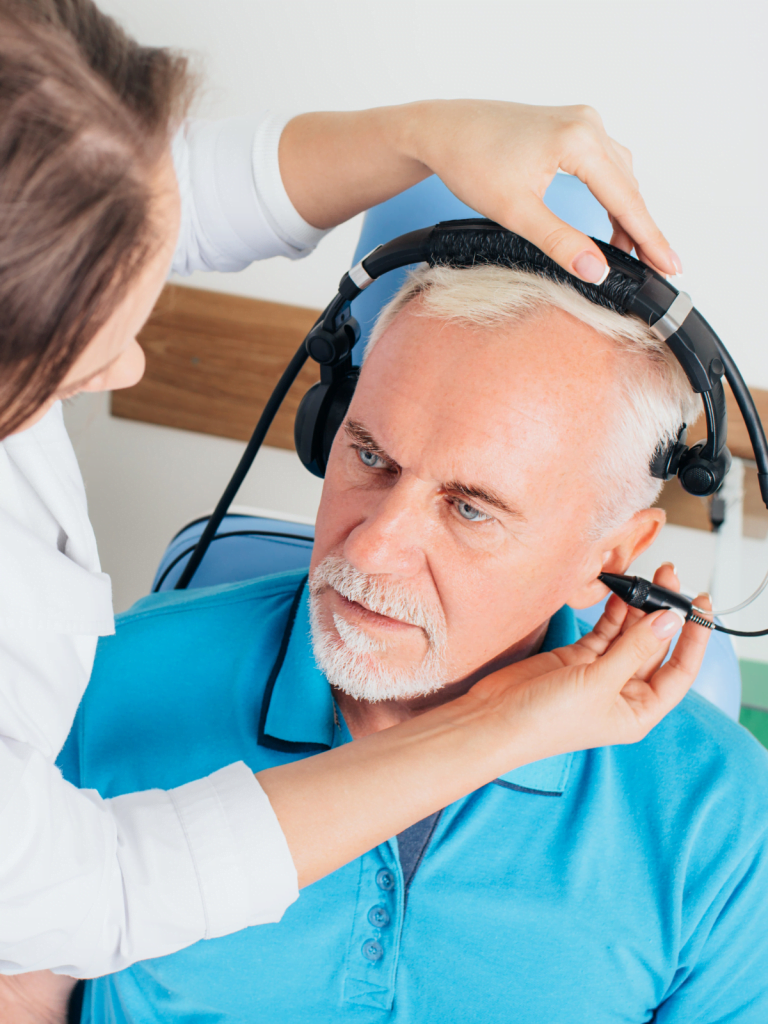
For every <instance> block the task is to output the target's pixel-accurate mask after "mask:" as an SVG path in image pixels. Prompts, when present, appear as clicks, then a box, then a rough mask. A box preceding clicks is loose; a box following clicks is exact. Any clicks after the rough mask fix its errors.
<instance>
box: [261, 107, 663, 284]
mask: <svg viewBox="0 0 768 1024" xmlns="http://www.w3.org/2000/svg"><path fill="white" fill-rule="evenodd" d="M558 168H560V169H562V170H564V171H567V172H568V173H569V174H573V175H575V176H576V177H578V178H580V179H581V180H582V181H583V182H584V183H585V184H586V185H587V186H588V187H589V189H590V191H591V192H592V193H593V195H594V196H595V197H596V198H597V199H598V200H599V202H600V203H602V205H603V206H604V207H605V209H606V210H607V212H608V215H609V217H610V218H611V221H612V223H613V227H614V233H613V238H612V241H613V242H614V244H615V245H618V246H619V247H620V248H622V249H624V250H626V251H627V252H629V251H630V250H631V249H632V247H633V246H634V248H635V250H636V251H637V254H638V256H639V257H640V259H642V260H644V261H645V262H646V263H648V264H649V265H650V266H652V267H654V268H655V269H657V270H659V271H660V272H661V273H663V274H676V273H680V271H681V270H682V266H681V265H680V260H679V258H678V257H677V256H676V254H675V253H674V252H673V251H672V250H671V249H670V247H669V244H668V242H667V240H666V239H665V238H664V236H663V235H662V233H661V231H660V230H659V229H658V228H657V227H656V224H655V223H654V221H653V219H652V218H651V216H650V214H649V213H648V210H647V209H646V206H645V203H644V201H643V198H642V196H641V195H640V191H639V188H638V184H637V181H636V179H635V177H634V175H633V173H632V156H631V154H630V152H629V150H628V149H625V148H624V146H621V145H620V144H619V143H618V142H616V141H614V140H613V139H612V138H610V136H609V135H608V134H607V132H606V131H605V128H604V127H603V122H602V121H601V119H600V115H599V114H598V113H597V112H596V111H595V110H593V109H592V108H591V107H588V106H570V107H536V106H529V105H526V104H522V103H501V102H493V101H487V100H430V101H424V102H421V103H411V104H407V105H405V106H399V107H381V108H376V109H374V110H363V111H354V112H351V113H316V114H302V115H300V116H299V117H296V118H294V119H293V120H292V121H290V122H289V123H288V125H287V126H286V128H285V131H284V132H283V137H282V138H281V140H280V169H281V173H282V176H283V181H284V183H285V187H286V190H287V191H288V195H289V196H290V197H291V199H292V201H293V203H294V205H295V206H296V208H297V209H298V211H299V213H301V214H302V216H304V218H305V219H306V220H308V221H309V222H310V223H311V224H314V225H316V226H317V227H332V226H333V225H335V224H339V223H341V222H342V221H344V220H347V219H348V218H349V217H351V216H353V215H354V214H356V213H359V212H360V211H361V210H366V209H369V208H370V207H371V206H375V205H376V204H377V203H381V202H383V201H384V200H386V199H389V198H390V197H391V196H394V195H397V194H398V193H399V192H402V191H403V190H404V189H406V188H409V187H410V186H411V185H415V184H416V183H417V182H419V181H421V180H422V179H423V178H426V177H428V176H429V175H430V174H432V173H434V174H437V175H438V176H439V177H440V178H441V179H442V181H444V182H445V184H446V185H447V186H448V188H450V189H451V191H452V192H453V193H454V194H455V195H456V196H457V197H458V198H459V199H461V200H462V201H463V202H465V203H466V204H467V205H468V206H470V207H472V209H474V210H478V211H479V212H480V213H482V214H483V215H484V216H486V217H489V218H490V219H491V220H495V221H498V222H499V223H500V224H503V225H504V227H506V228H509V229H510V230H511V231H515V232H517V233H518V234H520V235H523V236H524V237H525V238H527V239H528V240H529V241H531V242H533V243H534V245H537V246H538V247H539V248H540V249H541V250H542V251H543V252H545V253H546V254H547V255H548V256H551V257H552V259H554V260H556V261H557V262H558V263H560V264H561V266H563V267H565V269H566V270H568V271H570V272H571V273H573V274H575V275H576V276H577V277H581V278H583V279H584V280H587V281H599V280H601V279H602V277H603V276H604V274H605V273H606V271H607V264H606V262H605V258H604V256H603V254H602V253H601V252H600V250H599V248H598V247H597V246H596V245H595V243H594V242H593V241H592V240H591V239H590V238H588V237H587V236H586V235H584V234H582V233H581V232H580V231H576V230H575V229H574V228H572V227H570V226H569V225H568V224H566V223H564V222H563V221H561V220H560V219H559V218H558V217H556V216H555V215H554V214H553V213H552V212H551V211H550V210H549V209H548V208H547V207H546V206H545V205H544V202H543V196H544V193H545V192H546V190H547V187H548V186H549V184H550V182H551V181H552V179H553V177H554V176H555V174H556V173H557V170H558Z"/></svg>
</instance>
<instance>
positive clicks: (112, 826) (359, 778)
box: [0, 0, 706, 976]
mask: <svg viewBox="0 0 768 1024" xmlns="http://www.w3.org/2000/svg"><path fill="white" fill-rule="evenodd" d="M188 96H189V86H188V76H187V70H186V64H185V61H184V59H183V58H181V57H179V56H176V55H174V54H172V53H170V52H168V51H165V50H159V49H147V48H143V47H140V46H138V45H137V44H136V43H134V42H133V41H132V40H130V39H129V38H128V37H126V36H125V34H124V33H123V32H122V31H121V30H120V29H119V28H118V27H117V26H116V25H115V24H114V23H113V22H112V21H111V20H110V19H108V18H106V17H104V16H103V15H101V14H100V12H99V11H98V10H97V9H96V7H94V6H93V4H92V3H91V2H90V0H0V437H2V438H3V439H4V440H3V441H2V443H0V552H1V554H0V559H1V560H2V563H1V564H2V566H3V571H2V578H1V581H0V792H2V794H3V796H2V799H0V835H2V836H3V840H2V846H1V847H0V904H1V905H2V914H0V961H2V965H1V967H0V969H1V970H2V971H3V972H5V973H7V974H16V973H23V972H27V971H36V970H40V969H43V968H54V969H56V970H58V971H60V972H62V973H65V974H66V973H70V974H75V975H80V976H93V975H95V974H100V973H106V972H109V971H113V970H117V969H119V968H120V967H122V966H125V965H127V964H128V963H131V962H133V961H135V960H138V959H143V958H145V957H148V956H158V955H162V954H163V953H169V952H172V951H174V950H176V949H178V948H181V947H182V946H184V945H187V944H189V943H192V942H195V941H197V940H198V939H200V938H203V937H210V936H214V935H222V934H226V933H228V932H231V931H235V930H237V929H240V928H243V927H246V926H248V925H252V924H257V923H261V922H264V921H275V920H279V918H280V916H281V914H282V913H283V911H284V909H285V907H286V906H287V905H288V904H289V903H290V902H291V901H292V900H293V899H295V898H296V895H297V875H298V886H299V887H300V886H302V885H306V884H309V883H310V882H312V881H314V880H315V879H317V878H319V877H321V876H322V875H324V874H326V873H327V872H329V871H333V870H335V869H336V868H337V867H339V866H340V865H341V864H343V863H345V862H346V861H348V860H350V859H351V858H353V857H355V856H357V855H359V854H360V853H362V852H363V851H365V850H367V849H370V848H371V847H372V846H374V845H376V844H377V843H378V842H380V841H382V840H383V839H386V838H387V837H389V836H391V835H393V834H396V833H398V832H400V831H401V830H402V829H404V828H405V827H407V826H409V825H411V824H412V823H413V822H415V821H418V820H420V819H422V818H424V817H425V816H426V815H428V814H430V813H432V812H434V811H435V810H437V809H439V808H440V807H443V806H445V805H446V804H448V803H450V802H451V801H453V800H455V799H458V798H459V797H460V796H463V795H465V794H466V793H468V792H471V791H472V790H474V789H476V788H478V787H479V786H481V785H484V784H485V783H487V782H488V781H490V780H492V779H493V778H495V777H497V776H498V775H499V774H501V773H503V772H506V771H509V770H511V769H512V768H514V767H516V766H518V765H521V764H524V763H527V762H530V761H535V760H538V759H540V758H542V757H546V756H550V755H552V754H555V753H560V752H563V751H566V750H572V749H579V748H583V747H588V746H595V745H604V744H606V743H617V742H633V741H635V740H637V739H640V738H641V737H642V736H643V735H645V733H646V732H647V731H648V730H649V729H650V728H651V727H652V726H653V725H654V724H655V723H656V722H657V721H658V720H659V718H661V717H662V716H663V714H665V713H666V712H667V711H668V710H669V709H670V708H671V707H672V706H673V705H674V704H675V703H677V701H678V700H679V699H680V698H681V697H682V695H683V694H684V693H685V691H686V689H687V687H688V686H689V685H690V683H691V681H692V680H693V678H694V676H695V674H696V671H697V669H698V665H699V663H700V660H701V656H702V653H703V645H704V643H705V634H706V630H703V629H701V628H699V627H695V626H691V625H686V626H685V628H684V631H683V637H682V638H681V641H680V642H679V644H678V646H677V648H676V652H677V653H676V655H675V658H674V659H673V660H672V661H671V662H670V663H669V665H668V666H667V667H666V668H664V669H661V670H659V665H660V663H661V659H662V657H663V655H664V653H665V651H666V648H667V646H668V642H669V639H670V637H671V635H672V633H673V632H675V631H676V630H677V628H679V621H678V619H677V618H676V616H675V615H674V614H673V613H662V614H661V615H656V616H650V617H643V616H633V617H625V609H623V607H622V606H620V603H619V602H617V601H615V600H614V601H613V602H612V603H611V604H610V606H609V612H608V614H607V617H606V618H605V619H604V620H603V622H602V623H601V625H600V627H599V628H598V629H597V630H596V632H595V633H594V634H590V636H589V637H587V638H585V639H584V640H583V641H581V642H580V643H579V644H577V645H575V646H574V647H572V648H567V649H563V650H562V651H560V652H559V653H558V654H557V655H551V654H550V655H541V656H538V657H536V658H532V659H529V660H528V661H526V662H525V663H522V664H520V665H517V666H511V667H509V668H507V669H504V670H502V671H501V672H497V673H495V674H494V675H492V676H489V677H487V678H486V679H485V680H483V681H482V682H481V683H479V684H477V685H476V686H475V687H474V688H473V689H472V690H471V691H470V693H469V694H468V695H467V696H466V697H464V698H461V699H460V700H458V701H456V702H454V703H453V704H450V705H447V706H445V707H443V708H441V709H439V710H436V711H431V712H429V713H427V714H424V715H423V716H421V717H419V718H417V719H415V720H413V721H411V722H408V723H406V724H404V725H402V726H398V727H397V728H393V729H390V730H387V731H385V732H382V733H377V734H376V735H375V736H372V737H369V738H367V739H365V740H362V741H359V742H355V743H354V744H350V745H348V746H347V747H344V748H341V749H339V750H336V751H333V752H328V753H325V754H321V755H318V756H317V757H314V758H312V759H309V760H305V761H302V762H299V763H297V764H293V765H287V766H283V767H280V768H276V769H271V770H270V771H267V772H263V773H260V774H259V776H258V777H254V776H253V775H252V773H251V772H250V771H249V770H248V769H247V767H246V766H245V765H243V764H238V765H230V766H228V767H225V768H222V769H221V770H220V771H219V772H216V773H214V775H212V776H210V777H208V778H206V779H201V780H199V781H198V782H196V783H192V784H190V785H188V786H184V787H181V788H180V789H178V790H174V791H171V792H169V793H158V792H151V793H139V794H131V795H129V796H126V797H119V798H117V799H115V800H109V801H103V800H101V799H100V798H99V797H98V796H97V795H96V794H94V793H92V792H81V791H78V790H76V789H74V788H73V787H71V786H69V785H67V784H65V783H64V782H63V781H62V779H61V776H60V774H59V773H58V771H57V769H56V768H55V765H54V760H55V758H56V756H57V754H58V752H59V750H60V749H61V746H62V744H63V742H64V740H65V738H66V735H67V732H68V730H69V728H70V725H71V722H72V718H73V715H74V712H75V709H76V707H77V704H78V702H79V700H80V697H81V696H82V693H83V690H84V688H85V686H86V684H87V681H88V676H89V673H90V669H91V665H92V662H93V657H94V652H95V646H96V638H97V637H98V636H99V635H105V634H107V633H109V632H111V631H112V629H113V620H112V610H111V605H110V592H109V581H108V579H107V577H105V576H104V575H103V574H101V572H100V569H99V564H98V556H97V553H96V547H95V540H94V537H93V533H92V530H91V527H90V524H89V522H88V519H87V513H86V506H85V496H84V491H83V487H82V481H81V478H80V476H79V471H78V469H77V465H76V462H75V459H74V454H73V452H72V449H71V446H70V445H69V442H68V439H67V437H66V433H65V431H64V427H63V422H62V417H61V405H60V402H61V399H63V398H66V397H69V396H72V395H74V394H77V393H78V392H80V391H95V390H106V389H114V388H118V387H127V386H129V385H131V384H133V383H135V382H136V381H137V380H138V379H139V378H140V377H141V374H142V371H143V367H144V357H143V354H142V352H141V349H140V347H139V345H138V343H137V342H136V340H135V336H136V333H137V332H138V331H139V329H140V328H141V326H142V325H143V323H144V321H145V320H146V318H147V316H148V315H149V313H150V311H151V309H152V307H153V305H154V302H155V300H156V298H157V296H158V294H159V292H160V290H161V288H162V286H163V283H164V281H165V279H166V277H167V274H168V272H169V269H171V267H172V266H173V267H175V268H176V269H177V270H180V271H182V272H183V271H189V270H192V269H194V268H196V267H207V268H209V269H220V270H232V269H238V268H239V267H241V266H244V265H246V264H247V263H249V262H251V261H252V260H254V259H257V258H264V257H267V256H271V255H278V254H283V255H288V256H292V257H295V256H300V255H302V254H304V253H305V252H307V251H309V249H310V248H311V247H312V246H313V245H314V244H315V243H316V241H317V239H318V238H319V237H320V236H321V235H322V233H323V231H324V230H326V229H329V228H330V227H332V226H333V225H335V224H338V223H340V222H341V221H343V220H345V219H346V218H348V217H350V216H352V215H354V214H355V213H357V212H359V211H360V210H363V209H366V208H367V207H369V206H371V205H373V204H375V203H378V202H381V201H383V200H384V199H386V198H388V197H390V196H392V195H394V194H396V193H398V192H400V191H402V190H403V189H405V188H408V187H409V186H411V185H413V184H414V183H416V182H417V181H419V180H421V179H422V178H424V177H426V176H427V175H429V174H430V173H438V174H439V175H440V176H441V177H442V178H443V180H444V181H445V182H446V183H447V184H448V185H449V187H450V188H451V189H452V190H453V191H454V192H455V193H456V194H457V195H458V196H459V197H460V198H461V199H463V200H464V201H465V202H467V203H468V204H469V205H470V206H472V207H473V208H476V209H478V210H481V211H482V212H483V213H484V214H485V215H487V216H489V217H492V218H494V219H496V220H498V221H500V222H502V223H503V224H505V225H506V226H508V227H510V228H512V229H514V230H516V231H519V232H520V233H522V234H524V235H526V236H527V237H528V238H530V239H531V240H532V241H533V242H535V243H536V244H538V245H539V246H540V247H541V248H543V249H544V250H545V251H546V252H548V253H549V254H550V255H551V256H553V258H555V259H557V260H558V261H559V262H560V263H561V264H562V265H563V266H565V267H566V268H568V269H569V270H571V271H572V272H574V273H576V274H577V275H579V276H581V277H583V278H584V279H586V280H591V281H597V280H600V279H602V277H603V276H604V274H605V273H606V272H607V268H606V266H605V261H604V259H603V257H602V254H601V253H600V251H599V249H598V248H597V247H596V246H595V245H594V243H592V242H591V240H589V239H587V238H586V237H585V236H583V235H581V234H580V233H579V232H576V231H574V230H572V229H570V228H568V227H567V226H566V225H564V224H563V223H562V222H560V221H559V220H557V218H555V217H554V216H553V215H552V214H551V213H550V212H549V211H547V210H546V208H545V207H544V206H543V204H542V202H541V198H540V197H541V195H542V194H543V192H544V190H545V189H546V186H547V184H548V183H549V181H550V180H551V178H552V176H553V174H554V173H555V172H556V170H557V168H558V166H559V167H562V168H563V169H564V170H567V171H570V172H573V173H577V174H578V175H579V177H581V178H582V180H584V181H585V182H586V183H587V184H588V185H589V186H590V187H591V188H592V191H593V192H594V193H595V195H596V196H597V197H598V198H599V199H601V201H603V202H604V204H605V206H606V208H607V209H608V210H609V213H610V214H611V216H612V218H613V221H614V225H615V229H616V232H615V241H616V242H617V243H618V244H620V245H622V246H623V247H624V248H625V249H629V248H631V247H632V246H633V245H634V247H635V248H636V250H637V251H638V252H639V253H641V254H642V255H643V257H644V258H645V259H646V260H647V261H648V262H650V263H652V264H653V265H654V266H656V267H657V268H659V269H660V270H661V271H662V272H664V273H675V272H676V271H677V270H679V269H680V267H679V260H677V257H676V256H675V255H674V253H673V252H672V251H671V250H670V249H669V246H668V245H667V243H666V241H665V240H664V238H663V236H662V235H661V233H660V232H659V231H658V229H657V228H656V227H655V225H654V224H653V221H652V220H651V219H650V217H649V215H648V214H647V212H646V211H645V208H644V206H643V204H642V200H641V199H640V197H639V194H638V192H637V187H636V183H635V181H634V179H633V177H632V172H631V166H630V159H629V154H628V153H627V152H626V150H624V149H623V148H622V147H620V146H618V144H616V143H614V142H613V141H612V140H611V139H609V138H608V136H607V135H606V134H605V132H604V130H603V128H602V125H601V123H600V120H599V118H598V117H597V115H596V114H595V113H594V112H592V111H590V110H588V109H585V108H541V109H540V108H531V107H521V106H518V105H515V104H505V103H484V102H475V101H459V102H428V103H416V104H413V105H411V106H406V107H395V108H385V109H380V110H371V111H364V112H358V113H344V114H306V115H302V116H300V117H296V118H294V119H292V120H290V121H288V123H287V124H284V123H283V122H282V121H280V120H278V119H274V118H271V117H269V116H266V115H263V116H259V117H255V118H251V119H247V118H246V119H233V120H232V121H229V122H223V123H222V124H218V125H206V124H202V123H199V122H189V123H187V124H185V125H184V124H182V115H183V112H184V109H185V105H186V103H187V99H188ZM180 125H181V127H179V126H180ZM663 573H665V575H664V580H665V583H666V584H667V585H670V584H674V576H673V574H672V573H671V571H670V570H668V569H667V570H663ZM585 666H586V668H585ZM585 672H586V673H587V675H586V678H587V679H588V681H589V682H590V686H589V687H588V688H587V689H588V691H589V699H588V702H587V700H586V698H583V697H582V698H581V699H579V696H578V694H579V693H580V692H583V691H582V690H581V688H582V686H583V682H584V679H585V675H584V673H585ZM545 675H546V676H547V677H548V679H549V682H550V685H548V686H540V685H538V683H539V682H540V680H541V678H543V677H544V676H545ZM628 680H631V682H632V685H631V686H629V687H627V688H626V689H624V690H623V692H622V689H623V687H624V684H625V683H627V681H628ZM544 721H546V723H547V728H546V730H542V729H541V728H540V725H541V723H542V722H544ZM542 733H545V735H542ZM383 769H385V770H383ZM189 879H194V880H195V882H194V884H193V885H192V886H191V887H190V884H189Z"/></svg>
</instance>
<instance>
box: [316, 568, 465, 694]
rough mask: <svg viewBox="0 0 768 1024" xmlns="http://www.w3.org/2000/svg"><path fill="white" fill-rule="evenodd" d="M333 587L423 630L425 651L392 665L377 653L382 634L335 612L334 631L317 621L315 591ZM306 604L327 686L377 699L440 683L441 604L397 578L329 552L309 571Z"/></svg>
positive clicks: (432, 688)
mask: <svg viewBox="0 0 768 1024" xmlns="http://www.w3.org/2000/svg"><path fill="white" fill-rule="evenodd" d="M329 586H330V587H332V588H333V589H334V590H336V591H337V592H338V593H339V594H341V595H342V597H346V598H347V600H349V601H359V602H360V603H361V604H363V605H364V606H365V607H366V608H369V609H370V610H371V611H374V612H378V613H379V614H380V615H387V616H389V617H390V618H393V619H398V620H400V621H401V622H409V623H411V624H412V625H414V626H418V627H419V628H420V629H422V630H423V632H424V635H425V637H426V639H427V645H428V646H427V653H426V654H425V656H424V657H423V658H422V660H421V662H420V663H419V664H418V665H417V666H415V667H414V668H412V669H401V668H393V667H392V666H390V665H387V664H386V662H385V661H384V660H383V659H382V657H380V656H381V655H384V654H385V653H386V650H387V644H386V641H385V640H376V639H374V638H373V637H371V636H370V635H369V634H368V633H366V632H365V630H363V629H358V628H357V627H356V626H352V625H350V623H349V622H347V621H346V619H343V618H342V617H341V616H340V615H336V614H334V616H333V621H334V625H335V627H336V635H334V633H333V632H332V631H331V630H329V629H323V627H322V626H321V624H320V595H321V594H322V592H323V591H324V590H325V589H327V587H329ZM309 593H310V600H309V610H310V621H311V624H312V646H313V649H314V654H315V660H316V661H317V664H318V666H319V667H320V669H321V671H322V672H323V673H324V674H325V676H326V678H327V679H328V681H329V682H330V683H331V685H332V686H335V687H337V688H338V689H339V690H341V691H342V692H343V693H346V694H348V695H349V696H350V697H354V698H355V700H364V701H367V702H368V703H370V704H375V703H377V702H378V701H382V700H409V699H411V698H413V697H423V696H426V695H427V694H429V693H435V692H436V691H437V690H439V689H441V688H442V687H443V686H444V685H445V672H444V651H445V644H446V635H445V634H446V629H445V619H444V616H443V614H442V610H440V609H435V608H433V607H432V606H430V605H428V604H427V603H426V602H425V601H422V600H421V598H419V597H418V596H416V595H414V594H413V593H409V592H408V590H407V589H405V588H404V587H403V586H402V584H396V583H392V582H391V581H386V582H384V581H383V580H382V579H381V578H380V577H376V576H369V575H367V574H366V573H362V572H358V570H357V569H355V568H354V567H353V566H351V565H350V564H349V562H347V561H346V560H345V559H344V558H341V557H339V556H336V555H329V557H328V558H325V559H323V561H322V562H321V563H320V565H318V566H317V568H316V569H315V570H314V571H313V573H312V575H311V577H310V583H309Z"/></svg>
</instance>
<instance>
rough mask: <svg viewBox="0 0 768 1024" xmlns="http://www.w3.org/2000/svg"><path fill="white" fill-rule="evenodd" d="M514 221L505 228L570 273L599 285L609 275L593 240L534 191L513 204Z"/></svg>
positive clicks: (606, 265)
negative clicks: (550, 207) (557, 214)
mask: <svg viewBox="0 0 768 1024" xmlns="http://www.w3.org/2000/svg"><path fill="white" fill-rule="evenodd" d="M514 220H515V222H514V224H511V223H510V224H504V227H506V228H509V229H510V231H515V232H517V234H519V235H522V236H523V237H524V238H527V239H528V241H529V242H533V244H534V245H536V246H538V248H539V249H541V251H542V252H543V253H546V255H547V256H549V257H550V259H553V260H554V261H555V262H556V263H559V264H560V266H561V267H564V268H565V269H566V270H567V271H568V273H569V274H574V275H575V276H576V277H579V278H581V280H582V281H588V282H589V283H590V284H602V283H603V281H604V280H605V279H606V277H607V276H608V272H609V269H610V268H609V267H608V264H607V263H606V261H605V256H603V254H602V252H601V251H600V249H599V248H598V247H597V246H596V245H595V243H594V242H593V241H592V239H591V238H589V236H588V235H585V234H582V232H581V231H577V230H576V228H572V227H571V226H570V225H569V224H566V223H565V221H563V220H560V218H559V217H556V216H555V214H554V213H552V211H551V210H550V209H548V207H547V206H545V204H544V202H543V200H541V199H540V198H539V197H538V196H536V195H534V194H533V193H531V194H530V196H529V197H528V199H527V200H526V202H525V204H524V205H522V206H521V205H517V206H516V207H515V218H514Z"/></svg>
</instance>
